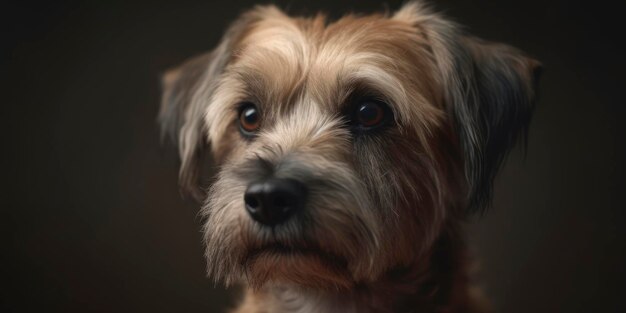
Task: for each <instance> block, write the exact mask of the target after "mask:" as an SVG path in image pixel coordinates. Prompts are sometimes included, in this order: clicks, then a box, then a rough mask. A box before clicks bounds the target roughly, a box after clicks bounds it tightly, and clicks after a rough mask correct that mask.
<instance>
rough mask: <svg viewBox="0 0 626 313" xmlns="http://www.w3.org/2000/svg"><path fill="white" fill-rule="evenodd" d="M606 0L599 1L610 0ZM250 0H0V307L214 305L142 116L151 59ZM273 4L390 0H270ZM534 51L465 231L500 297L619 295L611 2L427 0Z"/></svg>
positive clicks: (615, 47) (520, 305)
mask: <svg viewBox="0 0 626 313" xmlns="http://www.w3.org/2000/svg"><path fill="white" fill-rule="evenodd" d="M616 2H617V1H616ZM253 4H254V2H253V1H235V0H232V1H228V2H223V3H212V2H209V1H202V2H198V3H187V2H184V1H172V2H160V1H152V2H145V3H139V2H136V3H130V2H127V1H100V2H98V3H96V2H95V1H94V2H91V3H76V2H65V1H47V2H34V1H22V2H15V3H3V4H2V6H1V8H0V11H1V12H2V13H1V22H0V23H2V24H1V25H2V28H1V30H0V31H1V32H2V37H1V38H0V45H1V47H2V49H1V50H0V51H1V53H2V54H1V55H0V79H1V80H0V88H1V94H0V108H1V110H2V120H3V123H2V128H3V131H2V132H1V133H2V172H3V173H2V177H3V179H2V180H3V182H4V187H3V188H2V211H1V215H0V223H1V225H2V226H1V229H2V236H1V239H0V240H1V242H2V253H1V259H0V261H1V262H2V263H1V267H0V268H1V272H0V274H1V275H2V276H1V278H0V283H1V285H2V293H1V302H0V305H1V308H2V311H3V312H35V311H38V312H143V311H149V312H222V311H223V310H224V308H225V307H228V306H230V305H232V304H233V302H234V300H233V297H232V296H231V295H230V292H227V291H224V290H222V289H220V288H219V287H218V288H215V287H214V286H213V283H212V282H211V280H209V279H208V278H206V277H205V274H204V267H205V264H204V260H203V257H202V245H201V235H200V224H201V221H200V219H199V217H198V216H197V211H198V206H197V205H196V204H194V203H193V202H191V201H189V200H188V201H184V200H182V199H181V196H180V194H179V193H178V187H177V173H176V172H177V158H176V155H175V154H176V153H175V150H174V149H173V148H171V147H163V146H162V145H161V144H160V141H159V136H158V129H157V125H156V122H155V119H156V113H157V108H158V103H159V96H160V95H159V81H158V77H159V74H160V73H162V72H163V70H165V69H166V68H169V67H172V66H175V65H177V64H178V63H180V62H181V61H183V60H184V59H186V58H187V57H190V56H192V55H195V54H198V53H201V52H203V51H206V50H209V49H211V48H212V47H213V46H214V45H215V44H216V43H217V41H218V40H219V37H220V36H221V34H222V32H223V31H224V29H225V27H226V25H227V23H228V22H230V21H232V20H233V19H234V18H235V17H236V16H237V15H238V14H239V13H241V12H242V11H243V10H245V9H246V8H249V7H251V6H252V5H253ZM278 4H279V5H280V6H281V7H283V8H287V9H288V11H289V12H292V13H301V14H309V13H313V12H316V11H318V10H323V11H327V12H329V13H331V15H332V16H338V15H340V13H341V12H345V11H348V10H354V11H361V12H371V11H375V10H384V9H385V8H389V9H390V10H395V9H397V8H398V7H399V4H400V3H399V1H388V2H387V3H386V4H383V3H380V2H377V1H362V0H361V1H357V0H352V1H338V0H329V1H315V2H311V3H304V2H297V1H278ZM436 7H437V8H439V9H441V10H443V11H444V12H445V13H446V14H447V15H449V16H451V17H453V18H454V19H455V20H457V21H459V22H461V23H462V24H465V25H466V26H468V30H470V31H471V32H473V33H474V34H476V35H479V36H481V37H484V38H486V39H490V40H495V41H504V42H507V43H510V44H512V45H514V46H517V47H519V48H522V49H523V50H525V51H527V52H528V53H530V54H531V55H533V56H535V57H536V58H537V59H539V60H541V61H542V62H543V63H544V65H545V67H546V71H545V75H544V76H543V79H542V81H541V90H542V98H541V101H540V103H539V106H538V109H537V111H536V115H535V118H534V121H533V124H532V127H531V131H530V140H529V146H528V152H527V155H526V157H525V158H524V157H523V155H522V153H520V152H519V151H517V152H515V153H513V155H512V156H511V158H510V159H509V162H508V163H507V165H506V166H505V168H504V170H503V171H502V172H501V175H500V176H499V178H498V180H497V184H496V193H495V194H496V196H495V202H494V208H493V210H491V211H490V212H488V213H487V214H486V215H485V216H484V217H482V218H474V219H473V221H472V226H471V227H470V235H471V238H472V243H473V246H474V248H475V251H476V254H477V255H479V256H480V260H481V262H480V264H481V267H480V268H481V271H480V275H479V278H480V281H481V282H482V284H483V286H484V287H485V289H486V292H487V293H488V295H489V296H490V297H491V298H492V299H493V300H494V302H495V305H496V307H497V308H498V309H499V311H501V312H520V313H521V312H524V313H525V312H585V313H588V312H624V311H626V303H625V300H624V299H625V298H624V296H626V281H625V279H626V274H625V269H624V266H625V265H626V236H625V235H626V227H624V226H626V225H625V223H624V217H626V213H625V212H624V211H625V209H626V207H625V206H624V204H623V201H624V199H623V198H624V197H623V194H624V192H626V190H625V188H624V175H625V174H626V172H625V170H624V160H625V157H626V155H625V149H624V134H625V132H624V124H623V123H621V120H622V119H623V118H624V117H626V115H625V114H624V113H625V112H624V111H625V103H624V100H623V99H624V98H623V96H622V92H623V91H624V89H625V87H626V86H625V81H624V79H623V77H622V76H623V74H624V73H625V71H624V70H625V69H626V68H625V66H624V65H625V61H624V59H625V57H626V51H625V49H624V48H623V47H622V42H623V41H624V39H625V38H624V33H623V32H621V31H620V29H621V28H623V27H622V26H623V25H621V23H622V22H620V20H621V17H622V16H623V12H624V11H623V9H622V8H620V7H617V6H615V5H613V6H610V5H608V4H601V3H600V2H589V1H587V2H584V3H583V2H582V1H580V3H578V2H576V1H552V2H548V1H515V2H514V1H493V0H481V1H462V0H458V1H436Z"/></svg>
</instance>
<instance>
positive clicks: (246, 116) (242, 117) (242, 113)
mask: <svg viewBox="0 0 626 313" xmlns="http://www.w3.org/2000/svg"><path fill="white" fill-rule="evenodd" d="M239 125H240V127H241V131H242V132H243V133H244V134H245V135H252V134H251V133H254V132H256V131H257V130H258V129H259V127H260V126H261V115H260V114H259V109H257V107H256V105H254V104H253V103H246V104H244V105H243V106H242V107H241V109H240V110H239Z"/></svg>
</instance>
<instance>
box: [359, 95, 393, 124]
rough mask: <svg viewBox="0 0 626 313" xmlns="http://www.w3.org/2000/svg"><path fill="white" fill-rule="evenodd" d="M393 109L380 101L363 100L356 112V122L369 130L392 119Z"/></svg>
mask: <svg viewBox="0 0 626 313" xmlns="http://www.w3.org/2000/svg"><path fill="white" fill-rule="evenodd" d="M390 116H391V110H390V109H389V107H388V106H387V105H386V104H385V103H383V102H380V101H375V100H365V101H361V102H360V103H359V104H358V105H357V107H356V112H354V123H355V124H356V126H358V127H359V128H361V129H364V130H369V129H372V128H376V127H378V126H382V125H384V124H386V123H387V122H388V121H389V120H390Z"/></svg>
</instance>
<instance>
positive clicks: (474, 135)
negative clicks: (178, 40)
mask: <svg viewBox="0 0 626 313" xmlns="http://www.w3.org/2000/svg"><path fill="white" fill-rule="evenodd" d="M537 68H538V63H537V62H536V61H534V60H532V59H529V58H527V57H526V56H524V55H523V54H522V53H521V52H520V51H518V50H516V49H514V48H511V47H509V46H505V45H499V44H492V43H487V42H484V41H481V40H479V39H476V38H473V37H470V36H467V35H466V34H464V33H462V32H461V31H459V29H458V28H457V27H456V26H455V25H454V24H453V23H451V22H449V21H447V20H445V19H443V18H442V17H440V16H439V15H437V14H434V13H432V12H431V11H429V10H428V9H426V8H425V7H424V6H422V5H420V4H419V3H417V2H413V3H410V4H408V5H405V6H404V7H403V8H402V9H400V10H399V11H398V12H396V13H395V14H392V15H389V16H387V15H373V16H364V17H357V16H346V17H343V18H342V19H340V20H338V21H336V22H333V23H327V21H326V20H325V18H324V17H323V16H321V15H318V16H316V17H314V18H293V17H289V16H287V15H285V14H284V13H283V12H281V11H280V10H278V9H277V8H275V7H272V6H269V7H258V8H255V9H253V10H252V11H250V12H247V13H245V14H244V15H243V16H242V17H241V18H239V19H238V20H237V21H236V22H235V23H234V24H233V25H232V26H231V27H230V28H229V30H228V31H227V32H226V35H225V36H224V38H223V39H222V41H221V43H220V44H219V45H218V47H217V48H216V49H215V50H214V51H212V52H211V53H209V54H206V55H202V56H200V57H197V58H195V59H193V60H191V61H188V62H187V63H185V64H183V65H182V66H181V67H180V68H178V69H176V70H173V71H171V72H169V73H167V74H166V75H165V77H164V89H165V90H164V97H163V103H162V107H161V113H160V119H161V123H162V126H163V129H164V130H165V131H167V132H168V133H170V134H171V135H172V136H173V137H174V138H175V139H177V142H178V145H179V152H180V156H181V159H182V165H181V171H180V179H181V185H182V187H183V188H184V189H186V190H188V191H191V193H192V194H195V195H196V196H198V197H199V198H205V199H206V201H205V204H204V206H203V212H204V214H205V216H206V219H207V222H206V227H205V240H206V246H207V248H206V256H207V258H208V265H209V272H210V274H212V276H213V277H215V278H216V279H218V280H221V281H224V282H226V283H231V282H235V281H240V280H245V281H247V282H248V283H250V284H251V285H253V286H257V287H259V286H261V285H263V284H265V283H294V284H299V285H303V286H310V287H319V288H328V287H332V288H337V287H347V286H350V285H352V284H353V283H355V282H367V281H372V280H375V279H377V277H380V275H381V274H382V273H384V272H385V271H387V270H390V269H393V268H395V267H399V266H406V265H409V264H412V263H413V262H416V260H419V258H420V256H422V255H424V253H425V252H426V251H428V250H429V248H431V247H432V244H433V242H434V240H435V239H436V238H437V237H438V236H439V235H440V234H441V232H442V231H443V230H444V228H445V225H446V223H447V222H448V221H450V220H456V219H460V218H462V217H463V216H464V215H465V214H467V212H468V211H472V210H477V209H481V208H483V207H485V206H486V205H488V202H489V198H490V193H491V184H492V180H493V178H494V175H495V173H496V171H497V169H498V167H499V165H500V164H501V162H502V160H503V159H504V157H505V156H506V154H507V151H508V150H509V149H510V148H511V147H512V146H513V145H514V144H515V142H516V141H518V139H520V137H523V136H524V134H525V131H526V128H527V125H528V123H529V119H530V114H531V111H532V106H533V102H534V97H535V92H534V85H535V77H536V73H537ZM204 149H207V150H208V149H210V153H211V154H212V157H213V159H214V160H215V162H216V163H217V165H218V168H219V172H218V173H217V178H216V181H215V182H214V183H213V185H212V186H211V188H210V190H209V191H208V194H207V192H203V191H202V190H201V189H199V188H198V184H197V181H198V172H199V165H200V164H201V163H202V160H203V159H202V158H201V157H200V156H201V155H202V154H203V151H204Z"/></svg>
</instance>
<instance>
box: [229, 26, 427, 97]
mask: <svg viewBox="0 0 626 313" xmlns="http://www.w3.org/2000/svg"><path fill="white" fill-rule="evenodd" d="M427 49H428V48H427V45H426V44H425V40H423V38H422V35H421V33H420V32H419V30H418V29H417V28H416V27H414V26H413V25H410V24H409V23H406V22H402V21H398V20H394V19H390V18H387V17H385V16H382V15H372V16H364V17H355V16H347V17H344V18H342V19H340V20H338V21H336V22H334V23H330V24H327V23H326V21H325V18H324V17H323V16H317V17H314V18H310V19H304V18H290V17H288V16H286V15H277V16H271V17H268V18H266V19H263V20H261V21H259V22H258V23H256V24H255V26H254V27H252V28H251V30H250V31H249V32H248V33H247V34H246V36H245V37H244V38H243V39H242V40H241V43H240V45H239V48H238V50H237V53H236V54H235V55H236V58H235V62H234V64H233V67H232V71H233V72H236V73H237V75H239V77H240V78H241V79H242V80H244V82H245V84H246V87H248V88H253V89H254V88H256V89H257V90H252V91H251V92H254V93H256V94H262V95H261V97H266V98H267V99H261V102H263V101H268V102H271V103H272V104H273V105H274V106H276V105H279V106H280V105H281V104H282V105H288V104H289V102H290V101H291V100H293V99H297V98H298V97H300V96H302V95H306V96H310V97H312V98H313V99H314V100H315V102H316V103H318V104H319V105H322V106H328V107H329V108H331V109H332V107H333V106H335V107H336V106H338V105H339V104H341V100H342V97H343V96H346V94H347V93H348V91H349V90H350V89H351V88H353V87H354V86H355V85H358V84H365V85H367V86H369V87H370V88H374V89H377V90H376V91H378V92H380V93H383V96H387V97H390V98H396V99H391V101H392V102H394V103H395V102H405V101H407V99H406V98H407V97H412V96H418V97H424V98H425V99H421V100H422V102H430V101H429V100H432V98H433V96H434V94H433V93H434V89H435V88H434V87H433V86H432V84H431V82H432V79H431V77H430V76H431V72H432V68H431V65H432V64H431V63H432V62H430V60H429V59H428V58H429V54H428V53H425V52H426V51H427ZM408 89H411V90H408ZM411 93H414V94H413V95H411ZM418 93H419V95H417V94H418ZM413 100H415V99H413Z"/></svg>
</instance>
